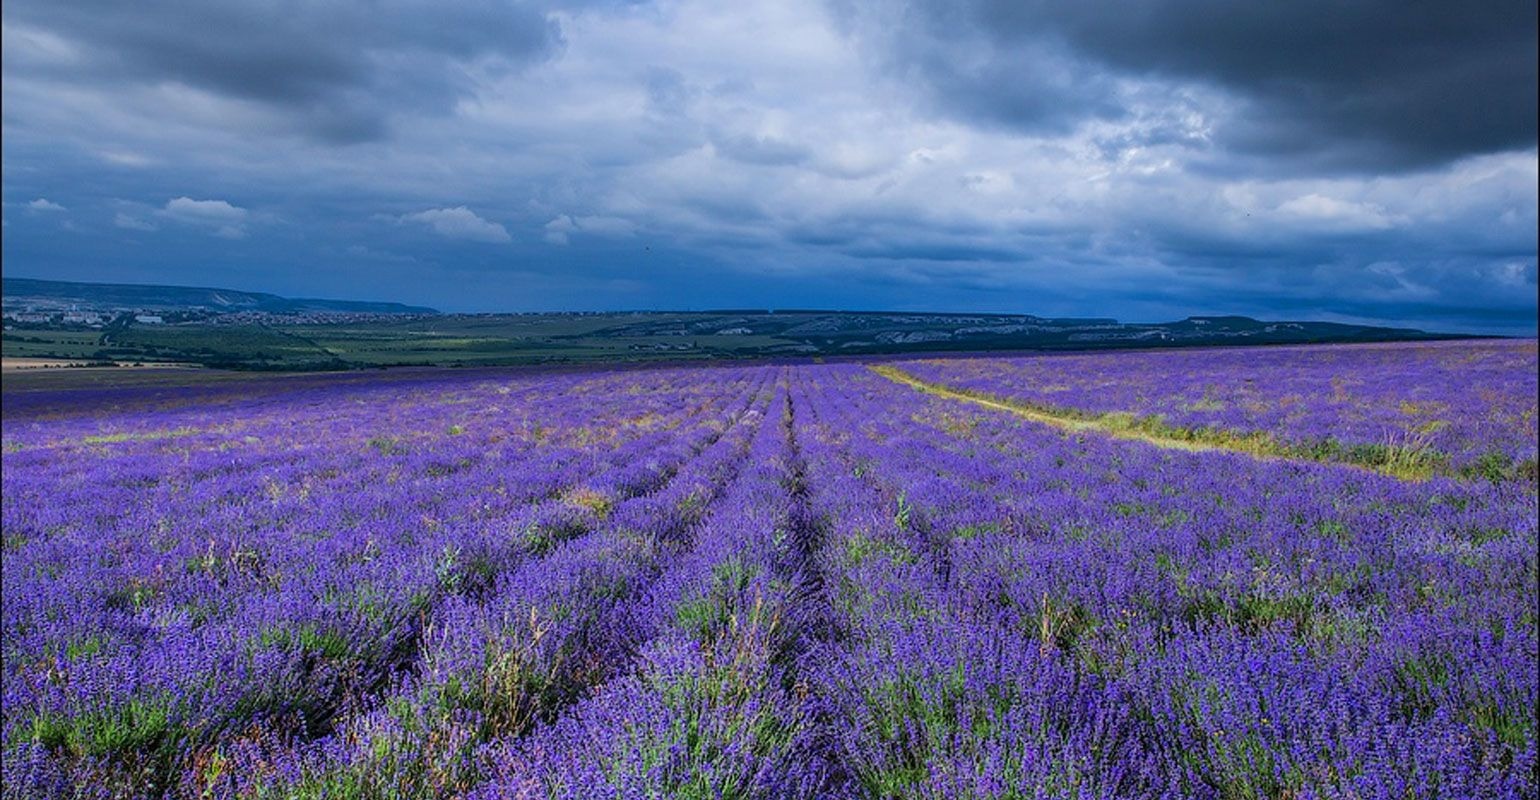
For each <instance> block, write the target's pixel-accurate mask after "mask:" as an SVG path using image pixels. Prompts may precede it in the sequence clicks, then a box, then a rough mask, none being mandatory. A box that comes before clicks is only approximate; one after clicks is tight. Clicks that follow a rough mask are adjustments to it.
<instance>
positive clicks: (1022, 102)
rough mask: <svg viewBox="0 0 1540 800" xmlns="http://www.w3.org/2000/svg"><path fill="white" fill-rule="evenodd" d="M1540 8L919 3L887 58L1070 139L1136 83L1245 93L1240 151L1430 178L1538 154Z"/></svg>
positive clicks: (954, 94) (945, 94)
mask: <svg viewBox="0 0 1540 800" xmlns="http://www.w3.org/2000/svg"><path fill="white" fill-rule="evenodd" d="M1536 9H1537V6H1536V4H1535V3H1534V2H1533V0H1497V1H1496V2H1487V3H1476V4H1458V3H1411V4H1407V3H1399V2H1392V1H1391V0H1352V1H1351V2H1336V1H1335V0H1304V1H1303V2H1288V3H1233V2H1226V1H1225V0H1152V1H1151V2H1141V3H1126V2H1118V1H1117V0H1092V1H1091V2H1083V3H1057V2H1044V1H1043V0H1037V1H1035V2H1019V0H971V1H969V2H964V3H961V4H959V3H953V2H939V0H938V1H937V2H921V3H918V4H916V5H914V6H911V7H908V14H907V16H905V17H903V19H904V22H902V23H900V25H899V29H898V30H897V31H896V32H894V33H892V34H891V35H890V36H889V37H888V38H887V40H886V41H887V46H888V48H889V51H888V52H887V54H886V55H885V58H887V59H889V60H890V62H891V63H892V64H893V65H896V67H897V68H899V69H901V70H903V73H902V74H904V75H905V76H906V77H913V78H915V79H917V80H919V81H921V82H923V83H924V84H926V85H928V86H929V87H931V89H932V91H933V93H934V95H935V96H936V97H937V98H938V102H940V103H941V104H942V105H943V106H944V107H945V108H947V109H948V110H950V111H951V112H953V113H956V114H959V115H962V116H964V117H966V118H970V119H974V120H983V121H993V122H999V123H1005V124H1010V125H1013V126H1015V127H1017V128H1019V129H1022V130H1027V131H1039V130H1042V129H1044V128H1045V127H1046V128H1050V129H1052V128H1059V129H1065V128H1068V127H1073V125H1074V124H1076V123H1077V122H1081V121H1085V120H1088V119H1116V118H1121V117H1123V116H1126V114H1127V112H1128V108H1127V105H1126V104H1125V103H1123V102H1122V101H1121V100H1120V98H1119V97H1118V91H1119V89H1118V87H1119V83H1118V81H1119V80H1121V81H1123V82H1132V83H1136V84H1137V83H1139V82H1151V81H1153V82H1173V83H1175V84H1178V85H1181V84H1190V85H1193V86H1198V87H1211V88H1214V89H1217V90H1219V91H1221V92H1223V93H1225V94H1226V95H1228V96H1229V97H1230V98H1231V100H1232V104H1230V105H1229V106H1228V107H1226V108H1222V109H1216V110H1215V111H1216V113H1217V114H1218V115H1219V116H1221V117H1224V119H1222V120H1221V122H1223V123H1224V124H1221V125H1220V126H1219V127H1218V129H1217V130H1216V144H1217V145H1218V146H1219V147H1220V148H1221V149H1222V150H1223V151H1225V152H1227V153H1234V154H1237V155H1241V156H1253V157H1256V158H1258V159H1277V158H1283V159H1287V160H1289V161H1290V162H1292V163H1294V164H1295V165H1296V166H1304V167H1306V168H1309V169H1313V170H1318V171H1374V170H1386V169H1394V170H1400V169H1416V168H1424V167H1428V166H1432V165H1437V164H1441V163H1446V162H1448V161H1451V160H1454V159H1458V158H1460V157H1464V156H1468V155H1473V154H1481V153H1491V152H1499V151H1505V150H1514V149H1527V148H1533V147H1534V146H1535V144H1536V136H1537V127H1536V90H1535V86H1536V80H1537V77H1536V76H1537V67H1536V64H1537V47H1536V38H1535V29H1536V25H1537V13H1536ZM844 16H845V18H847V19H853V18H856V17H859V15H858V14H854V13H853V12H851V11H849V9H848V8H847V9H846V13H845V15H844ZM867 22H868V23H870V24H875V23H874V22H872V21H871V20H868V21H867ZM1115 79H1117V80H1115ZM1261 166H1263V165H1261V164H1252V165H1250V168H1253V169H1255V168H1260V167H1261Z"/></svg>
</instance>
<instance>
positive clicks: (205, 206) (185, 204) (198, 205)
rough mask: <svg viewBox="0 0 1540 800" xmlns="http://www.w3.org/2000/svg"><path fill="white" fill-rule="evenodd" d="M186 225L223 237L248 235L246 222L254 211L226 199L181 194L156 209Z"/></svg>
mask: <svg viewBox="0 0 1540 800" xmlns="http://www.w3.org/2000/svg"><path fill="white" fill-rule="evenodd" d="M155 214H156V216H159V217H163V218H165V219H169V220H172V221H175V222H179V223H182V224H184V225H191V226H194V227H198V228H202V229H204V230H206V231H208V232H209V233H211V234H213V235H214V236H218V237H220V238H221V239H244V238H246V222H247V220H248V219H249V218H250V217H251V212H249V211H247V210H246V209H244V208H241V207H240V206H236V205H231V204H230V203H229V202H227V201H224V200H194V199H192V198H191V197H177V198H174V199H171V200H168V201H167V202H166V206H165V208H162V209H160V210H159V211H156V212H155Z"/></svg>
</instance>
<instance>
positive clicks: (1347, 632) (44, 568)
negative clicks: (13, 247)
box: [0, 341, 1540, 800]
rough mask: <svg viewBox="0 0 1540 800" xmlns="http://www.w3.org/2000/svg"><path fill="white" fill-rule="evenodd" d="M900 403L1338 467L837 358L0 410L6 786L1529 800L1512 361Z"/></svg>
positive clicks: (1007, 366)
mask: <svg viewBox="0 0 1540 800" xmlns="http://www.w3.org/2000/svg"><path fill="white" fill-rule="evenodd" d="M894 366H896V367H897V368H899V369H902V370H904V371H906V372H907V373H908V374H911V375H913V376H915V377H917V378H920V379H923V380H925V381H927V382H933V383H936V384H940V385H945V386H950V387H952V388H954V389H957V390H966V391H970V392H976V393H979V394H981V395H985V394H987V395H990V396H997V397H1002V398H1015V399H1017V400H1020V401H1022V402H1031V403H1040V404H1044V405H1045V406H1052V407H1054V408H1058V409H1071V410H1074V409H1078V410H1080V411H1081V412H1084V413H1086V414H1105V413H1119V414H1127V415H1136V416H1137V415H1145V416H1148V415H1157V414H1158V415H1161V417H1162V418H1163V419H1164V421H1165V423H1166V424H1168V425H1170V426H1172V427H1182V426H1188V427H1192V428H1197V427H1203V426H1211V427H1218V428H1223V429H1233V430H1235V431H1238V432H1243V433H1246V432H1249V433H1255V432H1261V433H1265V434H1267V435H1268V436H1271V437H1276V439H1277V441H1279V442H1285V443H1292V444H1299V443H1305V444H1310V443H1317V442H1328V441H1330V442H1337V443H1338V448H1337V449H1336V450H1330V451H1329V452H1327V451H1322V452H1324V455H1323V456H1322V457H1320V458H1315V457H1305V456H1308V455H1310V453H1306V452H1304V451H1303V450H1301V452H1300V453H1297V454H1296V455H1299V456H1300V457H1275V456H1268V457H1260V456H1259V455H1258V454H1257V453H1256V452H1251V451H1248V452H1227V451H1225V450H1224V449H1206V450H1201V451H1190V450H1184V449H1180V448H1174V447H1162V446H1156V445H1155V444H1151V443H1149V442H1145V441H1141V440H1139V439H1137V438H1118V437H1111V436H1106V435H1103V434H1101V433H1099V432H1097V431H1094V430H1081V431H1072V432H1067V431H1065V430H1062V429H1060V428H1058V427H1054V426H1051V425H1043V424H1038V423H1036V422H1033V421H1030V420H1025V419H1022V418H1021V417H1020V416H1018V415H1016V414H1012V413H1009V412H1008V411H1004V410H1000V409H996V408H990V407H985V406H983V405H979V404H976V403H971V402H968V401H967V400H964V399H958V398H955V397H942V396H937V395H936V394H933V393H927V392H923V391H917V390H916V389H915V388H913V387H912V386H909V385H905V384H903V383H900V382H896V381H894V380H890V379H889V378H887V377H884V376H883V375H882V374H879V373H878V372H877V371H874V370H873V369H871V368H870V367H869V366H868V365H866V364H861V363H842V364H804V365H760V364H749V365H738V366H716V367H697V368H690V369H684V368H657V369H633V370H615V371H608V372H604V371H592V372H566V373H561V372H548V373H532V372H525V373H521V372H512V371H509V372H495V371H487V372H462V371H445V372H424V373H416V374H412V373H406V374H404V376H403V375H392V376H391V377H389V378H387V377H378V378H373V377H367V376H366V377H360V376H357V375H350V376H345V377H327V376H315V377H307V378H294V379H275V380H274V381H272V382H271V383H264V384H262V388H261V389H260V390H255V391H254V390H252V389H251V388H250V387H246V388H241V389H240V390H232V389H231V388H229V387H227V386H220V387H197V386H192V387H187V388H181V389H167V388H164V387H158V388H157V387H149V388H138V389H124V390H120V391H119V392H117V393H116V394H115V395H113V396H112V397H111V398H110V404H111V407H110V408H109V407H108V397H107V396H106V395H100V396H99V395H97V394H91V393H89V392H88V391H87V390H74V391H58V392H31V393H27V394H26V395H25V396H23V397H19V398H11V397H8V398H7V402H6V411H5V413H6V416H5V418H4V436H3V445H4V454H3V467H4V483H3V488H4V491H3V531H4V571H3V591H4V594H3V628H0V637H3V676H4V696H3V728H0V731H3V743H0V744H3V768H4V775H3V782H4V794H5V796H6V797H8V798H9V797H18V798H20V797H114V798H139V797H144V798H150V797H179V798H181V797H185V798H195V797H196V798H204V797H208V798H289V797H295V798H429V797H464V798H478V799H484V800H485V799H490V798H503V797H509V798H672V797H684V798H845V797H854V798H1060V797H1063V798H1142V797H1152V798H1154V797H1160V798H1224V799H1225V800H1229V799H1231V798H1237V799H1238V798H1274V799H1277V800H1282V799H1283V798H1291V799H1294V798H1397V799H1398V800H1399V799H1402V798H1445V797H1447V798H1489V797H1500V798H1506V797H1511V798H1521V797H1536V796H1537V795H1540V749H1537V747H1540V743H1537V720H1536V713H1537V712H1536V705H1537V702H1540V690H1537V679H1540V674H1537V671H1540V624H1537V612H1536V606H1537V602H1540V588H1537V572H1540V568H1537V549H1540V530H1537V527H1540V524H1537V514H1540V508H1537V492H1536V486H1535V483H1534V479H1533V466H1532V465H1533V462H1534V457H1535V451H1536V433H1535V425H1536V401H1535V391H1534V390H1535V381H1536V368H1537V365H1536V349H1535V345H1534V342H1533V341H1528V342H1518V343H1451V344H1438V345H1415V346H1404V345H1403V346H1395V347H1378V346H1376V347H1330V348H1320V349H1314V348H1287V349H1282V348H1280V349H1268V350H1260V351H1249V350H1236V351H1191V352H1178V353H1125V354H1107V355H1085V356H1043V357H1030V358H1028V357H1023V358H1010V359H957V360H931V361H925V362H921V361H903V362H895V365H894ZM13 399H16V400H17V402H14V403H13V402H12V400H13ZM1387 437H1389V438H1387ZM1395 437H1419V438H1417V439H1416V440H1415V441H1416V443H1417V444H1418V452H1419V453H1423V454H1427V453H1432V454H1435V455H1433V456H1428V458H1429V459H1430V460H1429V461H1428V462H1427V463H1429V464H1431V465H1432V468H1430V469H1429V470H1428V473H1427V477H1426V478H1421V477H1420V476H1419V479H1409V478H1408V477H1407V476H1405V475H1398V474H1396V473H1395V471H1394V470H1390V469H1379V468H1371V469H1365V468H1364V466H1365V464H1364V463H1336V461H1338V460H1347V461H1351V459H1346V458H1343V459H1334V458H1333V456H1335V455H1340V454H1341V453H1344V452H1348V451H1349V450H1351V449H1352V447H1353V446H1355V445H1385V444H1403V445H1404V444H1405V443H1406V442H1408V441H1411V440H1410V439H1407V438H1395ZM1213 441H1214V442H1215V443H1219V444H1222V443H1223V442H1222V441H1221V440H1219V439H1214V440H1213ZM1493 454H1497V455H1493ZM1286 455H1287V454H1286ZM1317 455H1319V454H1317ZM1526 459H1527V461H1528V463H1529V464H1530V465H1531V466H1530V467H1529V468H1528V469H1529V471H1528V473H1526V472H1525V469H1524V467H1523V464H1524V462H1525V461H1526ZM1470 465H1478V466H1477V467H1476V468H1471V469H1467V468H1466V467H1468V466H1470ZM1368 466H1371V467H1375V466H1376V465H1375V464H1372V463H1371V464H1368ZM1378 466H1380V467H1383V466H1385V465H1378ZM1387 473H1389V474H1387Z"/></svg>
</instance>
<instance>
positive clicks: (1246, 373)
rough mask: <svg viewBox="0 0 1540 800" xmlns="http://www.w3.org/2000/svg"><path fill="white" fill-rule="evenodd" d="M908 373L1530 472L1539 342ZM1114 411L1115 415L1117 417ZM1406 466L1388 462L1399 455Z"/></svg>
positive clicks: (1299, 442)
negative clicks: (1398, 461)
mask: <svg viewBox="0 0 1540 800" xmlns="http://www.w3.org/2000/svg"><path fill="white" fill-rule="evenodd" d="M902 367H903V368H904V369H905V370H906V371H908V372H910V373H911V374H913V375H914V376H916V377H919V378H922V379H924V380H927V381H932V382H935V383H938V384H941V385H945V386H948V387H952V388H954V389H960V390H964V391H969V392H973V393H978V394H980V395H983V396H989V397H996V398H1002V399H1006V400H1009V401H1013V402H1017V403H1023V404H1026V405H1029V406H1032V407H1036V408H1041V409H1045V410H1050V411H1055V412H1061V413H1070V414H1073V415H1075V416H1082V417H1092V418H1095V417H1106V416H1112V417H1113V418H1114V421H1116V422H1119V423H1121V424H1123V425H1132V426H1134V427H1136V428H1141V427H1142V428H1145V429H1148V430H1151V431H1154V432H1156V433H1162V434H1168V435H1169V434H1175V435H1178V436H1182V437H1187V438H1194V439H1198V440H1200V441H1201V440H1205V439H1215V440H1219V441H1221V442H1227V443H1232V444H1238V445H1244V446H1246V447H1248V448H1249V449H1261V450H1264V451H1268V452H1278V453H1282V454H1288V455H1294V456H1297V457H1304V458H1316V459H1320V460H1332V461H1342V462H1348V463H1361V464H1365V465H1369V466H1385V465H1387V464H1391V465H1394V466H1402V467H1405V468H1407V471H1409V472H1411V473H1412V474H1414V475H1418V476H1419V477H1420V476H1422V475H1424V474H1426V473H1431V472H1445V473H1449V472H1453V473H1464V474H1466V475H1476V476H1488V477H1492V476H1505V475H1510V474H1518V473H1522V474H1524V475H1526V476H1528V477H1530V478H1531V479H1532V478H1533V476H1534V472H1535V455H1536V448H1535V442H1536V436H1537V434H1536V431H1537V427H1536V414H1535V395H1536V393H1537V392H1540V380H1537V374H1536V348H1535V341H1534V340H1533V339H1529V340H1517V341H1481V342H1429V343H1418V344H1375V345H1338V346H1308V347H1269V348H1232V349H1219V350H1167V351H1144V352H1125V353H1118V354H1104V353H1098V354H1094V355H1051V356H1028V357H1019V358H979V359H951V360H928V361H916V362H907V363H904V364H902ZM1119 418H1121V419H1119ZM1398 458H1399V459H1400V460H1401V462H1402V463H1401V464H1396V463H1395V462H1396V460H1397V459H1398Z"/></svg>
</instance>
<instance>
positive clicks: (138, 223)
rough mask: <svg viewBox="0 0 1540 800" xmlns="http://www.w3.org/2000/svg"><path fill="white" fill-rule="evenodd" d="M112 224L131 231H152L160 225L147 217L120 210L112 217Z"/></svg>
mask: <svg viewBox="0 0 1540 800" xmlns="http://www.w3.org/2000/svg"><path fill="white" fill-rule="evenodd" d="M112 224H113V225H116V226H118V227H119V228H124V229H127V230H131V231H153V230H159V229H160V226H158V225H156V224H155V223H153V222H150V221H149V220H147V219H143V218H141V217H136V216H134V215H132V214H125V213H123V212H122V211H119V212H118V213H117V215H116V216H114V217H113V218H112Z"/></svg>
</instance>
